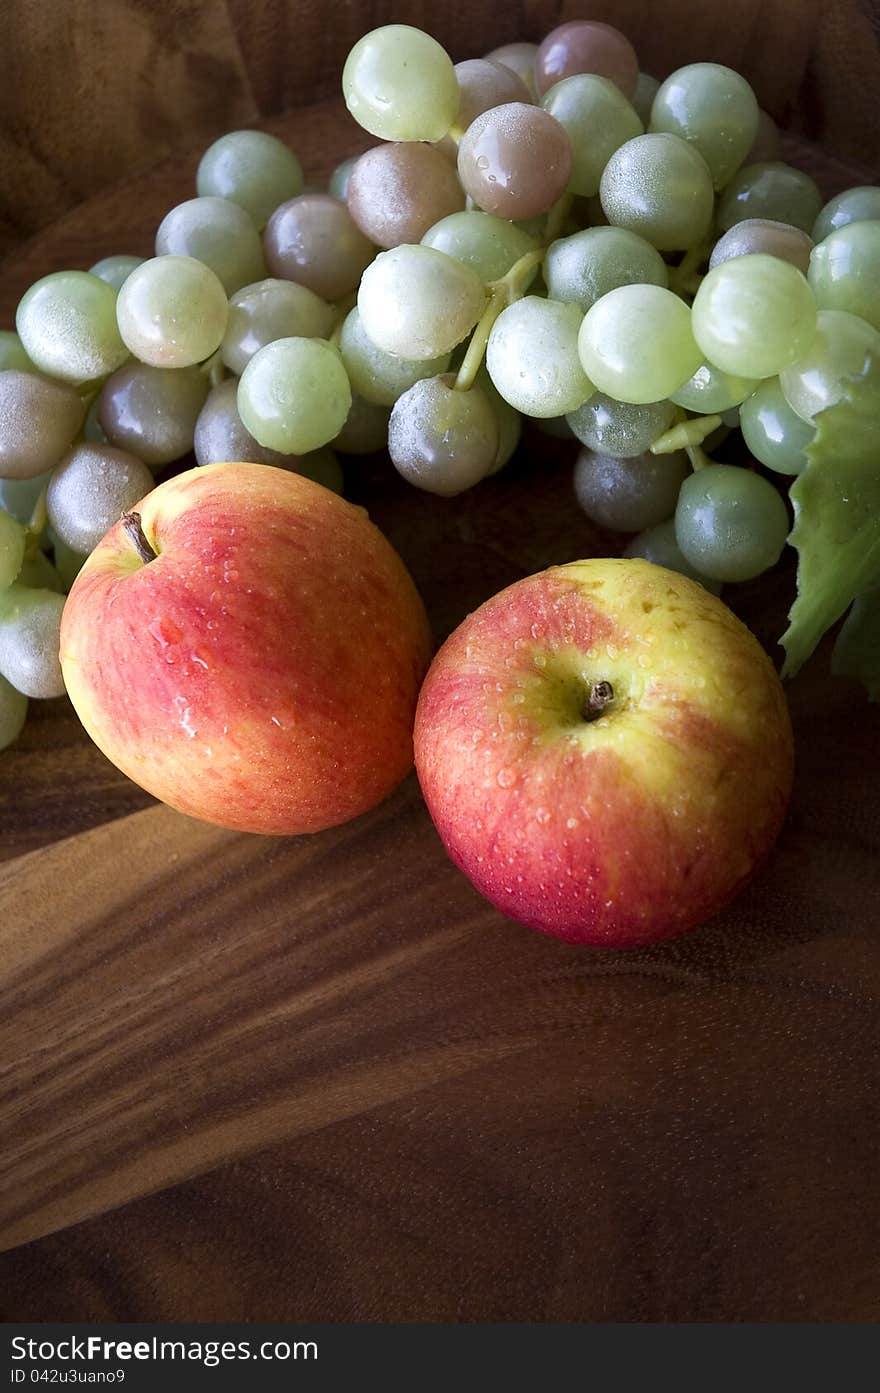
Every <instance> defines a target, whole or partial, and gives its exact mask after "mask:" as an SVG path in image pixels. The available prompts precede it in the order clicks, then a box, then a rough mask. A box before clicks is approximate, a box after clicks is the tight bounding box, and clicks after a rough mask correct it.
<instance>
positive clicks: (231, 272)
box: [156, 198, 266, 295]
mask: <svg viewBox="0 0 880 1393" xmlns="http://www.w3.org/2000/svg"><path fill="white" fill-rule="evenodd" d="M156 255H157V256H191V257H194V258H195V260H196V261H201V262H203V264H204V265H205V266H210V268H211V270H212V271H213V272H214V274H215V275H216V276H217V277H218V278H219V280H220V281H221V282H222V284H223V288H224V290H225V291H226V294H227V295H232V294H233V293H234V292H235V291H236V290H240V289H241V287H242V286H243V285H252V284H253V282H254V281H258V280H261V279H262V278H263V277H264V276H265V274H266V263H265V261H264V260H263V244H262V242H261V241H260V234H259V232H258V231H257V228H256V224H255V223H254V220H253V218H252V217H251V216H250V214H249V213H246V212H245V211H244V209H243V208H240V207H239V206H238V204H237V203H230V201H229V199H227V198H190V199H188V200H187V202H186V203H179V204H178V205H177V207H176V208H172V209H171V212H170V213H166V214H165V217H164V218H163V219H162V221H161V222H160V224H159V229H158V231H157V233H156Z"/></svg>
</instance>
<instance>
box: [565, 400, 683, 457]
mask: <svg viewBox="0 0 880 1393" xmlns="http://www.w3.org/2000/svg"><path fill="white" fill-rule="evenodd" d="M674 414H675V407H674V406H673V405H672V402H671V401H654V402H646V403H644V404H643V405H641V406H634V405H633V404H632V403H631V402H623V401H615V400H614V398H613V397H606V396H605V395H604V393H602V392H594V393H593V395H592V396H591V397H590V399H589V401H586V402H584V405H583V406H581V407H579V408H578V410H577V411H572V412H570V413H569V415H568V416H566V418H565V419H566V420H567V421H568V424H569V425H570V426H571V429H572V431H573V433H574V434H575V435H576V436H577V438H578V440H580V442H581V444H582V445H586V446H587V448H588V449H590V450H594V451H595V452H596V454H599V455H611V456H614V457H615V458H616V459H631V458H633V456H635V455H642V454H644V453H645V451H646V450H648V449H650V447H651V446H652V445H653V443H654V441H655V440H658V439H659V438H660V436H661V435H663V434H664V432H665V431H667V430H668V429H669V427H670V425H671V424H672V418H673V416H674Z"/></svg>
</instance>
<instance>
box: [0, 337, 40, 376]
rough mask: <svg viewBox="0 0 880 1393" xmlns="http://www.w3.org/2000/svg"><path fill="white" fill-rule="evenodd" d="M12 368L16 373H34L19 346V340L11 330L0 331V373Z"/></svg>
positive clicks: (31, 365) (34, 370) (32, 367)
mask: <svg viewBox="0 0 880 1393" xmlns="http://www.w3.org/2000/svg"><path fill="white" fill-rule="evenodd" d="M10 368H14V369H15V371H16V372H36V371H37V369H36V368H35V367H34V365H33V363H32V362H31V360H30V358H29V357H28V356H27V354H26V353H25V351H24V349H23V348H22V346H21V339H20V338H19V337H18V334H16V333H13V331H12V330H11V329H0V372H6V371H8V370H9V369H10Z"/></svg>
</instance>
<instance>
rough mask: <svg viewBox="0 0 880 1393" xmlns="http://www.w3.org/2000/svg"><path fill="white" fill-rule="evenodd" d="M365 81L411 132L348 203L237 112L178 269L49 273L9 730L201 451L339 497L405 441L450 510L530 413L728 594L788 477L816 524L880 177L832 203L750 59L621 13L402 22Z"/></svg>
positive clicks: (185, 217) (625, 517)
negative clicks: (110, 569) (142, 525)
mask: <svg viewBox="0 0 880 1393" xmlns="http://www.w3.org/2000/svg"><path fill="white" fill-rule="evenodd" d="M343 90H344V94H345V99H346V102H347V105H348V109H349V111H350V112H351V114H352V115H353V117H354V118H355V120H356V121H357V122H359V124H360V125H361V126H362V127H363V128H364V129H366V130H367V131H368V132H370V133H371V134H372V135H373V136H375V137H377V139H378V140H379V141H380V142H381V143H380V144H377V145H376V146H375V147H374V148H373V149H370V150H368V151H367V153H366V154H364V155H362V156H360V157H359V158H352V159H349V160H346V161H345V162H344V163H343V164H342V165H340V166H339V167H338V168H337V169H336V170H335V172H334V173H333V175H332V177H331V179H330V181H329V187H328V191H327V192H322V191H316V190H312V189H309V190H305V189H304V184H303V172H302V169H301V166H300V163H299V161H298V159H297V158H296V156H295V155H294V153H293V152H292V151H291V150H290V149H288V148H287V146H286V145H285V144H283V143H282V142H281V141H279V140H277V139H275V138H274V137H272V136H269V135H266V134H264V133H262V132H259V131H234V132H232V133H230V134H228V135H225V136H223V137H222V138H221V139H219V140H217V141H216V142H215V143H214V144H213V145H212V146H211V147H210V148H209V149H208V150H207V152H206V153H205V155H204V156H203V158H202V160H201V163H200V165H199V169H198V176H197V187H196V195H197V196H196V197H194V198H192V199H189V200H188V201H187V202H185V203H182V204H180V205H179V206H178V207H176V208H173V209H172V210H171V211H170V212H169V213H168V215H167V216H166V217H165V218H164V220H163V221H162V223H161V224H160V226H159V228H158V230H157V232H156V242H155V252H156V255H155V256H154V257H153V258H152V259H149V260H143V261H142V260H141V259H140V258H137V257H133V256H127V255H118V256H111V257H108V258H105V259H104V260H103V261H100V262H98V263H97V264H96V265H94V266H92V267H91V269H90V270H89V271H82V270H70V271H62V272H57V273H55V274H53V275H49V276H46V277H44V278H43V279H42V280H40V281H38V282H37V283H36V284H35V285H33V286H31V288H30V289H29V290H28V291H27V293H26V294H25V296H24V297H23V299H22V301H21V303H20V305H19V308H18V312H17V316H16V329H17V333H4V334H2V335H0V747H2V746H3V745H5V744H7V743H9V741H10V740H12V739H14V738H15V736H16V735H17V734H18V732H19V730H20V729H21V725H22V723H23V721H24V717H25V711H26V706H27V698H28V697H36V698H42V697H51V696H56V695H59V694H61V692H62V691H63V683H62V679H61V673H60V668H59V663H58V630H59V624H60V615H61V609H62V607H63V603H64V598H63V597H64V592H65V590H66V589H67V588H69V585H70V584H71V582H72V579H73V577H74V576H75V574H76V571H77V569H78V567H79V566H80V565H81V564H82V561H83V559H84V557H85V556H86V555H87V554H88V553H89V552H90V551H91V549H92V548H93V547H94V546H95V545H96V544H97V543H98V541H99V540H100V538H101V537H102V536H103V534H104V532H105V531H106V530H107V529H108V527H109V526H111V525H112V523H113V522H114V521H116V519H118V518H119V516H120V515H121V514H122V513H124V512H125V511H126V510H128V509H130V508H131V507H132V506H133V505H134V504H135V503H136V502H137V501H138V500H139V499H140V498H141V497H143V495H144V494H145V493H147V492H148V491H149V490H150V488H151V487H152V481H153V476H154V472H155V471H157V470H166V469H167V468H168V467H169V466H174V465H175V464H176V463H177V462H180V461H182V460H183V459H184V457H185V456H187V455H189V453H190V452H192V451H194V453H195V458H196V461H197V462H198V463H199V464H207V463H211V462H215V461H229V460H250V461H255V462H258V463H260V462H262V463H267V464H274V465H280V466H282V467H285V468H292V469H296V470H298V471H300V472H305V473H308V474H309V475H310V476H311V477H313V478H315V479H317V480H318V481H319V482H321V483H323V484H325V485H326V486H328V487H331V488H335V489H340V488H341V485H342V474H341V470H340V467H339V464H338V461H337V458H336V454H335V453H334V451H339V452H342V453H347V454H363V453H369V452H373V451H375V450H378V449H380V448H383V447H385V446H386V445H387V448H388V451H389V453H390V456H391V459H392V461H393V463H394V465H395V467H396V468H397V470H398V471H399V472H400V474H401V475H402V476H403V477H404V478H405V479H407V480H408V481H409V482H410V483H412V484H413V485H415V486H416V487H417V488H420V489H424V490H428V491H429V492H432V493H435V494H440V495H445V496H451V495H455V494H458V493H460V492H462V491H463V490H465V489H469V488H471V487H473V486H474V485H476V484H478V483H479V482H480V481H481V480H482V479H484V478H486V477H487V476H488V475H491V474H493V473H494V472H496V471H497V470H499V469H501V468H502V467H503V466H504V465H505V464H506V463H507V461H508V460H509V459H510V457H511V455H512V454H513V452H514V450H515V448H516V445H517V442H518V440H519V436H520V431H521V425H522V418H523V417H531V418H534V419H536V420H537V421H538V422H541V423H543V424H544V426H545V427H546V428H547V429H549V430H550V431H552V432H553V433H560V432H562V433H565V434H569V435H571V436H573V437H576V439H577V441H578V442H579V443H580V445H581V447H582V448H581V449H580V453H579V455H578V458H577V463H576V467H575V473H574V484H575V490H574V497H575V500H576V503H577V504H579V505H580V507H581V508H582V509H583V510H584V512H585V513H586V514H587V516H588V517H589V518H591V519H592V520H593V521H595V522H596V523H598V524H600V525H601V526H602V527H604V528H608V529H611V530H613V531H618V532H621V533H628V534H636V535H635V536H634V538H633V539H632V540H630V541H629V544H628V546H627V548H626V554H627V555H631V556H641V557H645V558H647V559H649V560H652V561H655V562H657V563H659V564H661V565H664V566H667V567H670V568H672V569H675V570H679V571H682V572H684V573H685V574H688V575H691V576H693V577H695V578H696V579H698V580H701V581H702V582H703V583H704V584H705V585H707V586H708V587H709V588H712V589H714V590H716V591H717V590H718V589H719V588H720V586H721V584H722V583H724V582H730V581H742V580H747V579H749V578H751V577H753V576H757V575H758V574H760V573H761V572H762V571H764V570H766V569H767V568H768V567H771V566H773V565H774V563H775V562H776V561H777V560H778V558H779V556H780V554H781V552H782V549H783V547H784V545H785V543H786V540H787V539H788V538H789V534H790V529H791V518H790V512H789V506H788V504H787V502H786V500H785V496H784V490H783V485H789V486H791V487H792V498H793V500H794V503H795V510H796V511H797V509H798V495H797V493H796V491H795V486H796V484H797V482H798V480H799V479H800V478H801V476H802V475H804V474H805V471H808V470H809V467H810V463H811V458H815V460H816V461H817V462H819V463H821V462H822V459H823V458H824V456H823V455H822V451H821V450H820V451H819V452H818V453H815V447H816V444H817V441H818V439H819V436H820V435H821V420H822V418H823V417H824V414H825V413H829V415H828V418H827V419H831V415H832V414H833V413H831V411H830V409H831V408H834V407H835V406H836V405H837V404H839V403H841V402H842V401H843V402H847V403H849V405H850V407H853V400H855V403H856V406H858V404H859V400H860V399H858V398H855V399H854V398H853V384H854V383H856V384H858V383H859V382H860V381H865V380H867V379H868V377H869V376H870V370H871V368H872V365H873V363H874V362H875V361H880V188H875V187H858V188H853V189H850V190H848V191H847V192H845V193H842V194H840V195H838V196H837V197H836V198H833V199H832V200H831V201H830V202H829V203H826V204H825V206H824V207H823V206H822V197H821V195H820V193H819V190H818V188H817V186H816V184H815V183H814V181H813V180H812V179H811V178H810V177H809V176H808V175H807V174H805V173H803V172H802V171H800V170H798V169H795V168H793V167H792V166H791V165H789V164H787V163H784V162H783V161H782V160H781V159H780V139H779V133H778V131H777V130H776V127H775V126H774V123H773V122H772V120H771V119H770V118H769V117H768V116H767V115H766V114H765V113H764V112H762V111H760V110H759V108H758V104H757V101H756V99H755V96H754V93H753V92H752V90H751V88H750V86H749V84H748V83H747V82H746V81H745V79H744V78H742V77H741V76H740V75H739V74H737V73H736V72H733V71H732V70H731V69H729V68H725V67H722V66H719V65H718V64H715V63H695V64H690V65H688V66H687V67H684V68H681V69H679V70H678V71H677V72H674V73H673V74H672V75H671V76H670V77H668V78H667V79H666V80H665V81H664V82H663V83H658V82H657V81H656V80H654V79H653V78H652V77H650V76H648V75H647V74H645V73H642V72H640V71H639V64H638V60H637V57H636V54H635V52H634V50H633V48H632V46H631V45H630V43H629V42H628V41H627V39H626V38H625V37H624V35H623V34H621V33H619V32H618V31H617V30H615V29H613V28H611V27H610V26H609V25H606V24H600V23H594V22H588V21H573V22H570V23H566V24H563V25H561V26H560V27H559V28H557V29H555V30H554V31H553V32H552V33H551V34H549V35H548V36H547V38H546V39H545V40H544V41H543V43H541V44H540V45H539V46H536V45H533V44H527V43H519V44H512V45H508V46H506V47H505V48H502V49H497V50H495V51H494V52H493V53H490V54H489V55H488V56H487V57H486V58H483V59H473V60H468V61H466V62H462V63H459V64H457V65H453V63H452V61H451V59H450V57H449V56H448V54H447V53H446V52H445V51H444V49H443V48H442V47H441V46H440V45H439V44H438V43H436V42H435V41H434V39H432V38H431V37H430V36H429V35H428V34H425V33H423V32H421V31H420V30H417V29H413V28H410V27H408V26H405V25H389V26H386V27H384V28H382V29H378V30H375V31H374V32H372V33H370V34H367V35H366V36H365V37H364V38H362V39H361V40H360V41H359V42H358V43H357V44H356V45H355V47H354V48H353V49H352V51H351V53H350V55H349V57H348V60H347V62H346V65H345V69H344V72H343ZM853 409H855V408H853ZM865 414H866V413H865V411H864V410H862V412H861V416H862V418H863V428H864V429H865V431H866V432H867V430H868V426H870V425H871V421H872V420H873V424H875V425H876V424H880V423H878V422H877V421H876V418H870V419H869V420H868V424H867V425H865V423H864V418H865ZM329 447H332V448H329ZM716 451H717V452H720V458H715V457H714V455H715V452H716ZM811 451H813V452H814V454H813V456H811ZM826 453H827V451H826ZM178 467H179V466H178ZM832 473H833V471H832ZM839 491H840V490H839ZM841 497H842V504H841V506H842V505H843V504H849V501H850V500H849V498H848V497H843V496H842V494H841ZM866 497H867V495H865V494H864V492H863V493H862V494H861V495H860V499H861V504H862V511H863V512H864V510H865V499H866ZM873 501H874V500H873V495H872V496H871V499H870V500H869V503H870V508H869V511H871V510H872V509H873ZM801 523H802V526H801V531H802V532H803V531H804V528H805V527H806V530H807V532H808V533H809V525H808V524H809V513H808V508H807V495H806V494H805V495H804V517H803V518H802V519H801ZM859 525H861V523H860V524H859ZM835 526H836V527H837V531H838V533H839V532H840V526H839V525H838V524H837V523H835ZM817 530H818V525H817ZM844 530H846V529H844ZM851 533H852V527H850V528H849V531H848V532H847V536H846V537H845V538H844V540H845V541H846V542H847V544H849V543H850V542H851V541H852V536H851V535H850V534H851ZM872 536H873V534H872ZM874 539H875V540H876V537H875V538H874ZM801 540H802V545H803V546H807V547H809V543H810V537H809V536H807V539H806V542H803V539H801ZM838 540H840V538H838ZM869 542H871V539H870V538H869V539H868V540H867V541H866V542H865V543H864V546H868V544H869ZM871 544H873V543H871ZM863 549H864V547H863ZM805 554H806V553H805V552H804V551H803V550H802V557H803V555H805ZM814 569H815V568H814ZM855 570H856V571H858V575H859V581H858V584H859V586H861V587H862V588H863V589H864V588H867V589H868V590H872V589H873V588H874V587H875V586H876V585H877V584H878V583H880V574H876V572H877V570H878V567H877V566H876V565H875V567H874V571H871V569H870V567H868V566H862V567H861V570H859V569H858V567H855ZM808 578H809V577H808ZM866 580H867V582H868V585H867V587H866V586H865V582H866ZM854 584H855V583H854ZM855 594H856V590H855V589H853V590H852V593H847V595H846V597H845V600H844V603H843V605H842V607H839V608H838V611H837V613H835V614H831V617H830V619H828V617H827V614H826V615H825V616H824V618H823V619H822V621H821V623H820V626H819V631H818V632H819V633H821V629H822V627H827V625H828V623H831V622H833V620H834V619H835V618H837V617H838V616H839V614H840V613H842V612H843V609H845V608H846V606H847V604H848V603H849V601H850V600H851V599H853V598H854V595H855ZM835 603H836V601H835ZM859 603H862V601H860V602H859ZM813 608H814V609H816V608H817V606H816V605H814V606H813ZM818 608H819V609H820V610H821V608H822V607H821V605H820V606H818ZM827 608H828V606H827V604H826V609H827ZM831 608H833V605H832V606H831ZM826 621H827V622H826ZM816 637H818V634H817V635H816ZM813 641H815V638H814V639H813Z"/></svg>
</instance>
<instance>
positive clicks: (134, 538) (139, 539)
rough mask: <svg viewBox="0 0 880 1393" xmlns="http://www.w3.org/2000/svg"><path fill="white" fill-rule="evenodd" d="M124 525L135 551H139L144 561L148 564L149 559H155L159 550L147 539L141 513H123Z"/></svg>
mask: <svg viewBox="0 0 880 1393" xmlns="http://www.w3.org/2000/svg"><path fill="white" fill-rule="evenodd" d="M122 526H123V527H124V528H125V530H126V532H127V533H128V535H129V538H130V540H131V542H132V543H133V545H134V549H135V551H136V552H137V554H138V556H139V557H140V558H141V560H142V561H143V562H144V564H145V565H146V563H147V562H148V561H155V560H156V557H157V556H158V555H159V553H158V552H157V551H154V550H153V548H152V547H151V546H150V544H149V542H148V541H147V538H146V534H145V532H144V529H143V525H142V523H141V515H140V513H123V514H122Z"/></svg>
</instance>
